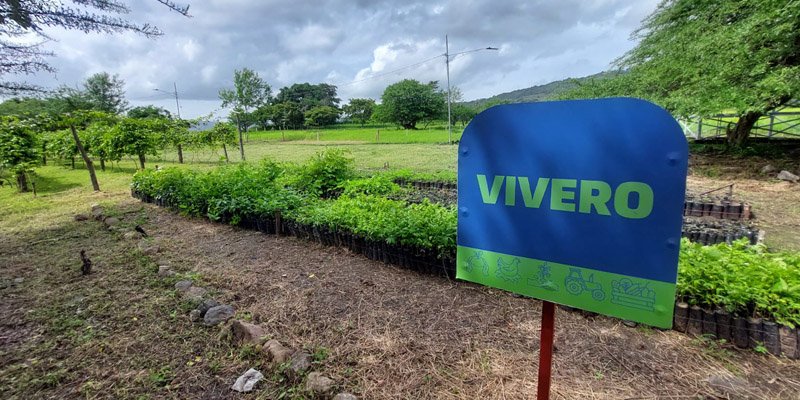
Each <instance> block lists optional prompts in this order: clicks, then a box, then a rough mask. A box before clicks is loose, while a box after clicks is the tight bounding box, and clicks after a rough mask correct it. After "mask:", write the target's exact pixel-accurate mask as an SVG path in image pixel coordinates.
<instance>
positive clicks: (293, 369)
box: [286, 350, 311, 380]
mask: <svg viewBox="0 0 800 400" xmlns="http://www.w3.org/2000/svg"><path fill="white" fill-rule="evenodd" d="M309 368H311V354H308V353H307V352H306V351H303V350H297V351H295V352H294V353H292V356H291V357H290V358H289V367H288V368H286V374H287V375H288V376H289V378H292V379H297V380H299V379H300V378H301V377H302V376H303V373H305V372H306V371H307V370H308V369H309Z"/></svg>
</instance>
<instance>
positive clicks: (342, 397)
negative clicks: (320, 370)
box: [333, 393, 358, 400]
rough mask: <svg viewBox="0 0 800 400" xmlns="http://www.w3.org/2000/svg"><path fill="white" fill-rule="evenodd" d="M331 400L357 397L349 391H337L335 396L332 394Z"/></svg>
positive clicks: (352, 399) (353, 399)
mask: <svg viewBox="0 0 800 400" xmlns="http://www.w3.org/2000/svg"><path fill="white" fill-rule="evenodd" d="M333 400H358V397H356V396H354V395H352V394H350V393H339V394H337V395H336V396H333Z"/></svg>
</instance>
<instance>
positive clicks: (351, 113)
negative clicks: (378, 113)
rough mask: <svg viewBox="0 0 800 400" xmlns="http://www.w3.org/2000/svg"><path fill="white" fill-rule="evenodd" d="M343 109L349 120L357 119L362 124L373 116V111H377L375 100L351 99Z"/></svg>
mask: <svg viewBox="0 0 800 400" xmlns="http://www.w3.org/2000/svg"><path fill="white" fill-rule="evenodd" d="M342 111H344V114H345V115H346V116H347V118H348V119H349V120H351V121H356V122H358V123H360V124H361V126H364V124H365V123H367V121H369V119H370V118H371V117H372V112H373V111H375V100H372V99H350V102H349V103H347V105H346V106H344V107H342Z"/></svg>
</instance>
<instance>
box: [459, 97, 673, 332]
mask: <svg viewBox="0 0 800 400" xmlns="http://www.w3.org/2000/svg"><path fill="white" fill-rule="evenodd" d="M687 161H688V148H687V143H686V139H685V138H684V136H683V133H682V130H681V129H680V127H679V126H678V124H677V122H676V121H675V120H674V119H673V118H672V117H671V116H670V115H669V113H667V112H666V111H664V110H663V109H661V108H659V107H658V106H656V105H653V104H651V103H649V102H646V101H643V100H637V99H630V98H614V99H602V100H579V101H559V102H544V103H531V104H510V105H502V106H497V107H493V108H490V109H488V110H486V111H484V112H482V113H480V114H478V116H476V117H475V118H474V119H473V120H472V122H471V123H470V124H469V126H467V128H466V130H465V131H464V134H463V135H462V137H461V142H460V145H459V155H458V257H457V258H458V261H457V277H458V278H460V279H464V280H468V281H473V282H477V283H481V284H485V285H489V286H493V287H497V288H501V289H506V290H509V291H513V292H516V293H520V294H524V295H528V296H532V297H536V298H540V299H543V300H548V301H552V302H556V303H560V304H565V305H569V306H573V307H577V308H581V309H585V310H589V311H595V312H599V313H602V314H607V315H612V316H616V317H620V318H625V319H630V320H634V321H638V322H642V323H646V324H650V325H654V326H660V327H670V326H671V324H672V311H673V305H674V301H675V283H676V278H677V264H678V251H679V246H680V237H681V223H682V209H683V202H684V196H685V188H686V187H685V186H686V168H687Z"/></svg>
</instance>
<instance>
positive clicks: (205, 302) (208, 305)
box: [197, 299, 219, 317]
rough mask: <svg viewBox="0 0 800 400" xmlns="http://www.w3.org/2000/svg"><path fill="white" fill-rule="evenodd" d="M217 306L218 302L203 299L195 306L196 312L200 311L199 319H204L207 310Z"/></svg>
mask: <svg viewBox="0 0 800 400" xmlns="http://www.w3.org/2000/svg"><path fill="white" fill-rule="evenodd" d="M218 305H219V302H218V301H216V300H214V299H205V300H203V301H202V302H201V303H200V305H198V306H197V311H200V317H205V316H206V313H207V312H208V310H210V309H212V308H214V307H216V306H218Z"/></svg>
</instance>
